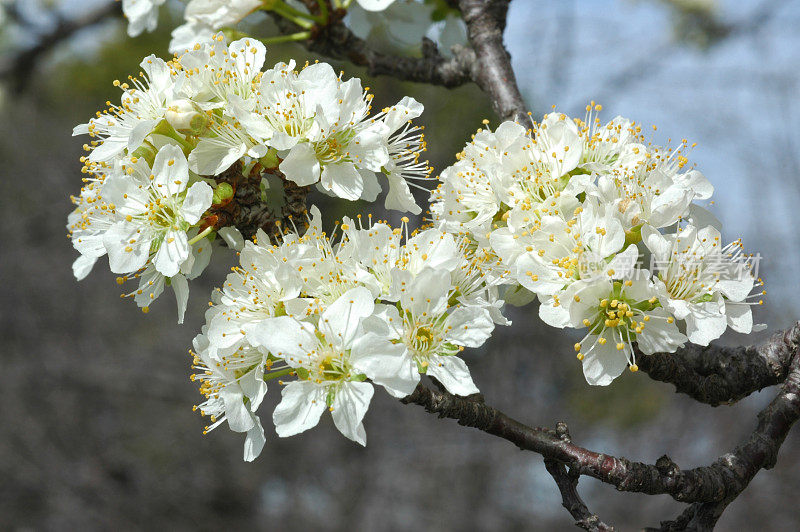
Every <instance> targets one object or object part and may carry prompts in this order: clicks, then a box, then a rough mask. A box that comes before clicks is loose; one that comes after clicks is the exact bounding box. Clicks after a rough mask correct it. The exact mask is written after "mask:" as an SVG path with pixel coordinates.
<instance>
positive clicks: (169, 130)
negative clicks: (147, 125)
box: [153, 119, 194, 153]
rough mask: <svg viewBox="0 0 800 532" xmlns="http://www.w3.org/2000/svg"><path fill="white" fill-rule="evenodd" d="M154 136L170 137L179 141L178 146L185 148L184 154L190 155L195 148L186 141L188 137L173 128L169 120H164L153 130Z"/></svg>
mask: <svg viewBox="0 0 800 532" xmlns="http://www.w3.org/2000/svg"><path fill="white" fill-rule="evenodd" d="M153 134H155V135H162V136H164V137H169V138H171V139H173V140H175V141H177V142H178V144H180V145H181V148H183V152H184V153H189V152H190V151H192V149H194V146H193V145H192V144H191V143H190V142H189V141H188V140H186V137H185V136H183V135H181V134H180V133H178V132H177V131H175V128H174V127H172V124H170V123H169V122H168V121H167V119H164V120H162V121H161V122H159V123H158V124H157V125H156V127H155V128H154V129H153Z"/></svg>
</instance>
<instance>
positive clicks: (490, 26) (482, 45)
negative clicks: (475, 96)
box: [458, 0, 532, 126]
mask: <svg viewBox="0 0 800 532" xmlns="http://www.w3.org/2000/svg"><path fill="white" fill-rule="evenodd" d="M509 2H510V0H458V6H459V8H460V9H461V13H462V16H463V18H464V22H465V23H466V24H467V36H468V37H469V41H470V43H471V44H472V47H473V49H474V50H475V55H476V57H477V64H476V67H475V69H474V71H473V72H474V76H473V79H474V80H475V82H476V83H477V84H478V86H479V87H480V88H481V89H483V91H484V92H486V93H487V94H488V95H489V97H490V99H491V100H492V106H493V107H494V110H495V112H496V113H497V114H498V116H500V118H501V119H503V120H516V121H517V122H519V123H520V124H523V125H525V126H531V125H532V122H531V119H530V116H529V115H528V114H527V107H526V105H525V101H524V100H523V99H522V94H521V93H520V91H519V87H518V86H517V78H516V76H515V75H514V69H512V68H511V56H510V55H509V53H508V51H507V50H506V48H505V46H504V45H503V31H504V30H505V27H506V15H507V14H508V4H509Z"/></svg>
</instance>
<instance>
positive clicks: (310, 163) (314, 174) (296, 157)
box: [278, 142, 320, 186]
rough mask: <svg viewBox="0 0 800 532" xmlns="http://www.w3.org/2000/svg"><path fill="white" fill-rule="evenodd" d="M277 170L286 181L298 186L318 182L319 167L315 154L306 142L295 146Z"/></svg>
mask: <svg viewBox="0 0 800 532" xmlns="http://www.w3.org/2000/svg"><path fill="white" fill-rule="evenodd" d="M278 168H279V169H280V171H281V172H283V174H284V175H285V176H286V179H288V180H289V181H294V182H295V183H297V184H298V185H300V186H306V185H311V184H314V183H316V182H317V181H319V176H320V166H319V161H318V160H317V154H316V153H315V152H314V149H313V148H312V147H311V146H310V145H309V144H308V143H307V142H301V143H300V144H297V145H295V146H294V147H293V148H292V149H291V150H290V151H289V155H287V156H286V158H285V159H284V160H283V162H281V164H280V166H279V167H278Z"/></svg>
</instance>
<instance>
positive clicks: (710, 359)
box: [637, 324, 800, 406]
mask: <svg viewBox="0 0 800 532" xmlns="http://www.w3.org/2000/svg"><path fill="white" fill-rule="evenodd" d="M798 346H800V324H796V325H795V326H794V327H792V328H790V329H788V330H786V331H781V332H779V333H776V334H775V335H774V336H773V337H772V339H771V340H770V341H768V342H765V343H763V344H761V345H758V346H752V345H751V346H740V347H716V346H708V347H702V346H698V345H694V344H689V345H688V346H687V347H685V348H683V349H681V350H679V351H678V352H677V353H657V354H655V355H651V356H645V355H642V354H641V353H639V354H638V355H639V356H638V357H637V363H638V365H639V369H641V370H642V371H644V372H646V373H647V374H648V375H650V377H651V378H652V379H655V380H657V381H662V382H669V383H672V384H674V385H675V391H676V392H679V393H685V394H686V395H689V396H690V397H692V398H693V399H696V400H697V401H700V402H701V403H706V404H709V405H711V406H718V405H721V404H732V403H735V402H736V401H738V400H740V399H742V398H744V397H747V396H748V395H750V394H751V393H753V392H756V391H758V390H761V389H763V388H766V387H767V386H774V385H775V384H778V383H780V382H783V381H784V379H786V376H787V374H788V371H789V362H790V361H791V359H792V356H794V353H795V352H796V351H797V348H798Z"/></svg>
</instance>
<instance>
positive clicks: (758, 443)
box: [659, 356, 800, 531]
mask: <svg viewBox="0 0 800 532" xmlns="http://www.w3.org/2000/svg"><path fill="white" fill-rule="evenodd" d="M798 417H800V356H795V357H794V358H793V359H792V362H791V367H790V371H789V374H788V375H787V377H786V380H785V382H784V383H783V386H781V390H780V392H779V393H778V395H777V396H776V397H775V399H773V400H772V402H771V403H770V404H769V405H768V406H767V407H766V408H765V409H764V410H762V411H761V412H759V414H758V426H757V427H756V430H755V431H753V433H752V434H751V435H750V437H749V438H748V439H747V440H746V441H745V442H744V443H743V444H741V445H739V446H738V447H737V448H736V449H734V450H733V452H731V453H728V454H725V455H723V456H721V457H720V458H719V459H718V460H717V461H716V462H714V464H713V465H711V466H710V467H709V468H707V469H713V470H715V471H716V472H717V474H718V475H719V478H720V479H721V480H723V481H726V482H727V484H726V486H725V488H726V489H725V490H721V491H724V495H723V496H722V497H721V498H720V499H719V500H716V501H714V502H707V503H694V504H692V505H691V506H690V507H689V508H687V509H686V511H684V512H683V514H681V515H680V517H678V518H677V519H676V520H675V521H665V522H662V523H661V528H660V529H659V530H664V531H676V530H698V531H701V530H702V531H704V530H713V528H714V525H716V523H717V521H718V520H719V518H720V516H722V512H723V511H724V510H725V508H726V507H727V506H728V505H729V504H730V503H731V502H732V501H733V500H734V499H735V498H736V497H737V496H738V495H739V494H740V493H741V492H742V491H744V489H745V488H746V487H747V485H748V484H749V483H750V481H751V480H752V479H753V477H754V476H755V475H756V473H758V472H759V471H760V470H761V469H771V468H773V467H774V466H775V463H776V461H777V459H778V450H779V449H780V447H781V444H782V443H783V441H784V439H786V435H787V433H788V432H789V429H790V428H791V427H792V425H793V424H794V423H795V421H797V419H798Z"/></svg>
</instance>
